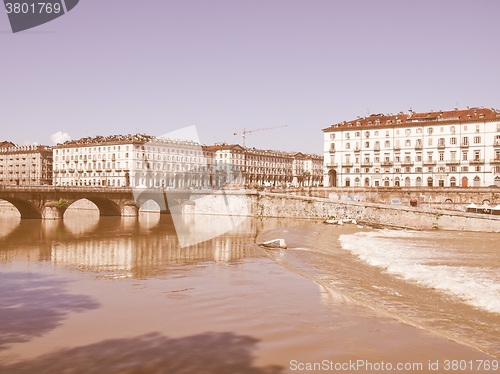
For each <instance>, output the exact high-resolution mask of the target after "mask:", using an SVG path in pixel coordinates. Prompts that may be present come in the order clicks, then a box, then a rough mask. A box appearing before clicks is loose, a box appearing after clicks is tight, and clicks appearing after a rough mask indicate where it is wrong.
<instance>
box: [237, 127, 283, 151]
mask: <svg viewBox="0 0 500 374" xmlns="http://www.w3.org/2000/svg"><path fill="white" fill-rule="evenodd" d="M287 126H288V125H281V126H273V127H264V128H262V129H255V130H246V129H243V131H240V132H235V133H234V135H240V134H241V135H242V137H243V140H242V145H243V147H245V135H246V134H249V133H251V132H256V131H264V130H271V129H277V128H280V127H287Z"/></svg>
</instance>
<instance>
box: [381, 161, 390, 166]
mask: <svg viewBox="0 0 500 374" xmlns="http://www.w3.org/2000/svg"><path fill="white" fill-rule="evenodd" d="M382 166H392V161H382Z"/></svg>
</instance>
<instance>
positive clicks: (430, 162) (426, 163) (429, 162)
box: [424, 160, 437, 166]
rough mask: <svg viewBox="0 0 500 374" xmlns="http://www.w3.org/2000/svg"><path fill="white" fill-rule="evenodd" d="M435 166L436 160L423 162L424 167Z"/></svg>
mask: <svg viewBox="0 0 500 374" xmlns="http://www.w3.org/2000/svg"><path fill="white" fill-rule="evenodd" d="M436 164H437V161H436V160H427V161H424V165H425V166H434V165H436Z"/></svg>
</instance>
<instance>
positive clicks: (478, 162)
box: [469, 158, 484, 165]
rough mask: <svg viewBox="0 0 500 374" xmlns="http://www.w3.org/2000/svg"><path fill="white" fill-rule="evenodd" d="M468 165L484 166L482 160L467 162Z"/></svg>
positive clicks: (476, 159)
mask: <svg viewBox="0 0 500 374" xmlns="http://www.w3.org/2000/svg"><path fill="white" fill-rule="evenodd" d="M469 164H470V165H481V164H484V159H480V158H475V159H472V160H470V161H469Z"/></svg>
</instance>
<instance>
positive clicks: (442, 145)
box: [438, 144, 446, 149]
mask: <svg viewBox="0 0 500 374" xmlns="http://www.w3.org/2000/svg"><path fill="white" fill-rule="evenodd" d="M444 148H446V145H444V144H438V149H444Z"/></svg>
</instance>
